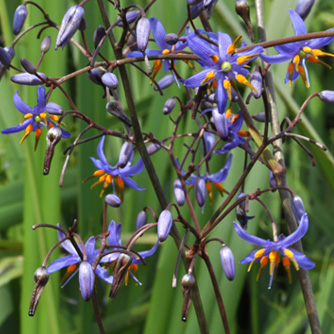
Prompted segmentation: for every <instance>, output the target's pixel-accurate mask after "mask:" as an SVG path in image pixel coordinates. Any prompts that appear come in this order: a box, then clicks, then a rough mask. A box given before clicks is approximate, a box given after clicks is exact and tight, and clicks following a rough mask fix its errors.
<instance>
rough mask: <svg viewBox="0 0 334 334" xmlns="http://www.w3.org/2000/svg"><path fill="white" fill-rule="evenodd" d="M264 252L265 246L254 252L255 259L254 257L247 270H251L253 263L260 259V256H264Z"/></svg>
mask: <svg viewBox="0 0 334 334" xmlns="http://www.w3.org/2000/svg"><path fill="white" fill-rule="evenodd" d="M263 253H264V248H262V249H259V250H258V251H257V252H256V253H255V254H254V259H253V261H252V262H251V263H250V264H249V266H248V270H247V271H250V270H251V269H252V266H253V263H254V262H255V261H256V260H257V259H259V258H260V257H262V255H263Z"/></svg>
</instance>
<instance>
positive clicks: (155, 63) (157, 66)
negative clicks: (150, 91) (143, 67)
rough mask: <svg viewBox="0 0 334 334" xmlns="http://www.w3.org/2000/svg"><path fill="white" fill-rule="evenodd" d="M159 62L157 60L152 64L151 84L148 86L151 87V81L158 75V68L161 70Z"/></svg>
mask: <svg viewBox="0 0 334 334" xmlns="http://www.w3.org/2000/svg"><path fill="white" fill-rule="evenodd" d="M161 65H162V63H161V60H160V59H157V60H156V61H155V62H154V63H153V68H152V75H151V82H150V85H153V81H154V78H155V77H156V75H157V74H158V72H159V70H160V68H161Z"/></svg>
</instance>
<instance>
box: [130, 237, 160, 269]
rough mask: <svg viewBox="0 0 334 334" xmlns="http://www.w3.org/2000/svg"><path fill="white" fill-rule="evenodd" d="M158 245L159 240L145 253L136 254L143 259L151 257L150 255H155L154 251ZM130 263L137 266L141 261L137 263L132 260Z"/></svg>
mask: <svg viewBox="0 0 334 334" xmlns="http://www.w3.org/2000/svg"><path fill="white" fill-rule="evenodd" d="M158 245H159V240H157V242H156V243H155V245H154V246H153V247H152V248H151V249H149V250H147V251H142V252H138V254H139V255H140V256H141V257H142V258H143V259H145V258H146V257H148V256H151V255H153V254H154V253H155V251H156V250H157V248H158ZM132 263H136V264H139V263H141V261H137V260H135V259H133V261H132Z"/></svg>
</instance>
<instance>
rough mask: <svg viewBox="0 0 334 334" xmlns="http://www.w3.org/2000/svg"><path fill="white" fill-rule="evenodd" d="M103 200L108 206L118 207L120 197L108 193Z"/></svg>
mask: <svg viewBox="0 0 334 334" xmlns="http://www.w3.org/2000/svg"><path fill="white" fill-rule="evenodd" d="M104 200H105V202H106V203H107V204H108V205H109V206H111V207H113V208H119V207H120V206H121V204H122V201H121V200H120V198H119V197H118V196H116V195H115V194H108V195H107V196H106V197H105V199H104Z"/></svg>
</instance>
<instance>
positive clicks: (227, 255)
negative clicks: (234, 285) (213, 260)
mask: <svg viewBox="0 0 334 334" xmlns="http://www.w3.org/2000/svg"><path fill="white" fill-rule="evenodd" d="M220 260H221V263H222V266H223V270H224V273H225V275H226V277H227V279H228V280H229V281H233V279H234V275H235V267H234V256H233V253H232V251H231V249H230V248H229V247H227V246H226V245H223V247H222V249H221V250H220Z"/></svg>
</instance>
